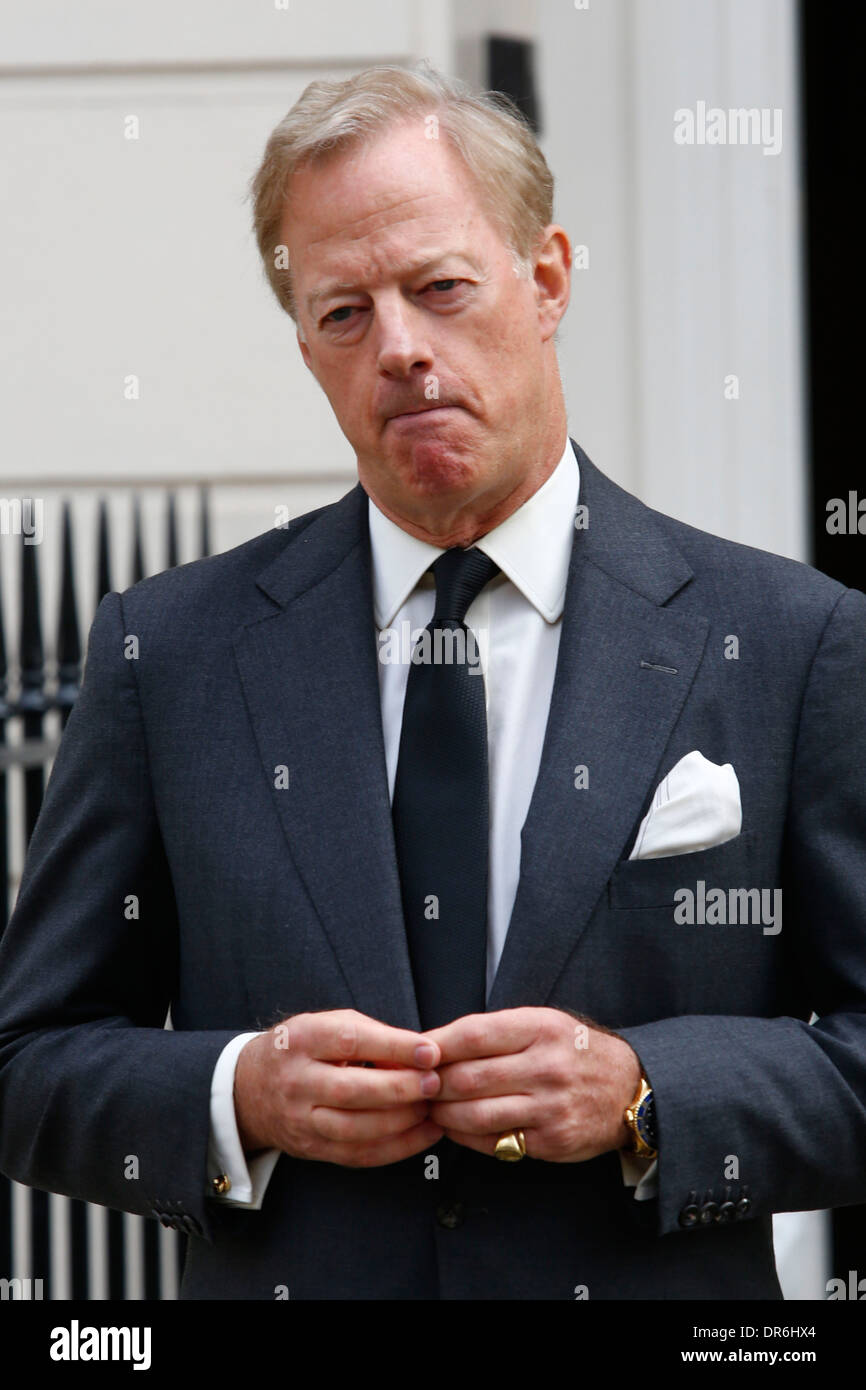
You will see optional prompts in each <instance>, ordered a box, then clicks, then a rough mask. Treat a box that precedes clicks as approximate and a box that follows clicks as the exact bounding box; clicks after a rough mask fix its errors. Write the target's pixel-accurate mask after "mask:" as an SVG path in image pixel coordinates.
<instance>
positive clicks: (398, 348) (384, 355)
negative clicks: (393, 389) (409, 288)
mask: <svg viewBox="0 0 866 1390" xmlns="http://www.w3.org/2000/svg"><path fill="white" fill-rule="evenodd" d="M423 319H424V316H423V314H421V313H420V311H419V310H418V309H415V308H413V306H412V305H409V304H406V303H390V304H387V305H380V306H379V307H378V308H377V312H376V325H375V332H376V333H377V334H378V355H377V365H378V367H379V370H380V371H381V372H384V373H385V375H386V376H393V377H407V376H411V375H412V374H413V373H414V372H416V371H418V370H419V369H422V370H429V369H430V367H431V366H432V365H433V350H432V348H431V345H430V340H429V338H428V336H427V333H426V329H425V325H424V321H423Z"/></svg>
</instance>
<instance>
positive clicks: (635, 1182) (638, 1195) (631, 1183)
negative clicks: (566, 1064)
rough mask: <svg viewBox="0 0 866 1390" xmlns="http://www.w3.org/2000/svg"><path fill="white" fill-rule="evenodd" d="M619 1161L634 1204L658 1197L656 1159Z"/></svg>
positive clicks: (622, 1154) (622, 1157) (626, 1156)
mask: <svg viewBox="0 0 866 1390" xmlns="http://www.w3.org/2000/svg"><path fill="white" fill-rule="evenodd" d="M229 1046H231V1044H229ZM619 1161H620V1165H621V1167H622V1180H623V1182H624V1183H625V1185H626V1187H633V1188H634V1189H635V1194H634V1200H635V1201H636V1202H648V1201H649V1200H650V1199H651V1198H652V1197H657V1196H658V1166H659V1161H658V1159H657V1158H639V1157H638V1155H637V1154H631V1153H629V1152H628V1151H627V1150H626V1149H620V1150H619Z"/></svg>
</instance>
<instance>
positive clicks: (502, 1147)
mask: <svg viewBox="0 0 866 1390" xmlns="http://www.w3.org/2000/svg"><path fill="white" fill-rule="evenodd" d="M493 1156H494V1158H501V1159H502V1161H503V1162H504V1163H517V1162H518V1161H519V1160H520V1159H521V1158H525V1157H526V1137H525V1135H524V1133H523V1130H522V1129H510V1130H509V1131H508V1132H507V1134H503V1135H502V1136H501V1137H500V1138H499V1140H498V1141H497V1144H496V1148H495V1149H494V1150H493Z"/></svg>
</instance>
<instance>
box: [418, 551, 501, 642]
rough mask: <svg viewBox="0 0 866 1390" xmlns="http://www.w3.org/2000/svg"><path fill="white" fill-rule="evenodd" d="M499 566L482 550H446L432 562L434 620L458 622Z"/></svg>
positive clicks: (497, 570)
mask: <svg viewBox="0 0 866 1390" xmlns="http://www.w3.org/2000/svg"><path fill="white" fill-rule="evenodd" d="M498 573H499V566H498V565H497V564H496V562H495V561H494V560H491V559H490V556H489V555H485V554H484V551H483V550H476V549H475V547H474V546H473V547H472V548H471V549H469V550H461V549H460V548H459V547H455V548H454V549H453V550H446V551H445V554H444V555H440V556H439V559H438V560H437V561H436V562H435V564H434V565H433V575H434V577H435V579H436V609H435V611H434V613H433V621H434V622H449V621H450V622H455V623H462V622H463V619H464V618H465V617H466V611H467V609H468V608H469V606H470V604H471V603H472V601H473V599H475V598H477V597H478V595H479V594H480V592H481V590H482V589H483V588H484V585H485V584H488V583H489V582H490V580H491V579H492V578H493V576H494V575H495V574H498Z"/></svg>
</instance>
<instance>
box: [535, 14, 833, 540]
mask: <svg viewBox="0 0 866 1390" xmlns="http://www.w3.org/2000/svg"><path fill="white" fill-rule="evenodd" d="M540 15H541V31H540V54H539V58H540V63H539V69H540V75H541V91H542V94H543V99H544V107H545V112H546V115H547V133H546V135H545V138H544V141H543V144H544V148H545V153H546V155H547V157H548V160H549V162H550V163H551V166H552V168H553V172H554V174H555V176H556V178H557V181H558V202H557V209H558V210H557V217H558V219H559V220H560V221H561V222H562V223H563V224H564V225H565V227H566V229H567V230H568V231H569V233H570V235H571V236H572V239H573V240H574V241H575V242H577V243H583V244H585V245H587V246H588V249H589V269H586V270H581V271H578V272H577V273H576V275H575V285H574V295H573V299H572V304H571V306H570V309H569V313H568V315H567V317H566V320H565V323H564V325H563V329H562V336H561V354H560V356H561V363H562V368H563V378H564V383H565V388H566V396H567V400H568V404H569V418H570V425H571V430H572V433H573V434H574V435H575V437H576V438H577V439H578V440H579V441H580V442H581V443H582V444H583V445H584V447H585V448H586V449H587V452H588V453H589V454H590V456H591V457H592V458H593V459H594V461H595V462H596V463H598V464H599V466H600V467H601V468H603V469H605V470H606V471H609V472H610V473H611V474H612V475H613V476H615V477H616V478H617V479H618V480H619V481H621V482H622V483H623V484H624V485H625V486H627V487H630V488H631V489H632V490H633V491H635V492H637V493H638V495H639V496H641V497H642V498H643V499H644V500H645V501H647V502H649V503H650V505H652V506H655V507H658V508H659V509H660V510H662V511H665V512H668V513H670V514H672V515H675V516H678V517H680V518H682V519H683V520H686V521H689V522H691V523H692V524H693V525H696V526H700V527H702V528H704V529H706V530H709V531H714V532H716V533H717V534H720V535H725V536H728V537H730V538H732V539H735V540H741V541H745V542H746V543H748V544H751V545H755V546H759V547H761V548H763V549H766V550H773V551H777V552H779V553H781V554H786V555H792V556H794V557H796V558H804V557H805V554H806V527H805V465H804V442H803V432H804V427H803V407H802V355H801V320H802V306H801V288H800V264H801V251H800V245H801V243H800V236H801V226H800V223H801V206H800V197H801V193H800V181H799V161H800V133H799V129H798V112H797V91H796V81H795V77H796V69H795V56H796V55H795V21H796V7H795V4H794V3H793V0H701V3H700V4H695V3H694V0H640V3H635V0H603V3H601V2H600V0H590V6H589V8H588V9H576V8H575V7H574V6H573V5H568V4H556V3H542V4H541V7H540ZM699 100H703V101H705V102H706V103H707V105H708V106H718V107H722V108H725V109H726V110H727V109H728V108H730V107H740V106H743V107H758V108H763V107H766V108H768V109H770V110H771V109H772V108H780V109H781V112H782V137H783V138H782V149H781V153H780V154H778V155H775V156H774V155H764V153H763V151H762V149H761V148H759V147H755V146H749V145H738V146H733V145H727V146H709V145H703V146H698V145H695V146H692V147H689V146H684V145H678V144H676V143H675V142H674V138H673V132H674V112H675V111H676V110H677V109H679V108H686V107H688V108H694V107H695V106H696V103H697V102H698V101H699ZM728 374H735V375H737V376H738V377H739V392H740V394H739V399H726V398H725V378H726V376H727V375H728Z"/></svg>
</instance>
